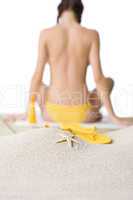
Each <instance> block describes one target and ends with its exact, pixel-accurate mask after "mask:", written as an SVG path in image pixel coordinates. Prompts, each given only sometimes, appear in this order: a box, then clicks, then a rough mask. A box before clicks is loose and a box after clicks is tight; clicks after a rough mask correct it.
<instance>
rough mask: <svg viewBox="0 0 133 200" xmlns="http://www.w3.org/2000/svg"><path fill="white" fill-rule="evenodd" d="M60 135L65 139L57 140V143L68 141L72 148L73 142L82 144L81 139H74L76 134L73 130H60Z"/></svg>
mask: <svg viewBox="0 0 133 200" xmlns="http://www.w3.org/2000/svg"><path fill="white" fill-rule="evenodd" d="M59 135H60V136H61V137H63V139H62V140H59V141H57V142H56V143H63V142H67V143H68V145H69V147H70V148H72V147H73V143H76V144H80V143H79V141H77V140H76V139H74V137H75V136H74V135H73V134H71V132H69V131H63V130H60V132H59Z"/></svg>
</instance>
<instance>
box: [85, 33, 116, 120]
mask: <svg viewBox="0 0 133 200" xmlns="http://www.w3.org/2000/svg"><path fill="white" fill-rule="evenodd" d="M89 63H90V64H91V65H92V68H93V75H94V80H95V83H96V87H97V91H98V94H99V97H100V99H101V101H102V103H103V105H104V106H105V108H106V110H107V112H108V114H109V116H110V117H111V118H112V119H113V118H115V117H116V114H115V112H114V109H113V106H112V103H111V99H110V94H111V91H112V87H113V81H112V80H111V79H110V78H106V77H105V76H104V74H103V72H102V68H101V61H100V39H99V34H98V32H97V31H94V33H93V41H92V44H91V49H90V53H89Z"/></svg>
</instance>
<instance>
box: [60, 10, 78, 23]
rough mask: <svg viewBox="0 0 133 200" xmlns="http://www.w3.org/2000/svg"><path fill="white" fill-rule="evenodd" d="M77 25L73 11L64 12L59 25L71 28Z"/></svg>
mask: <svg viewBox="0 0 133 200" xmlns="http://www.w3.org/2000/svg"><path fill="white" fill-rule="evenodd" d="M77 23H78V22H77V19H76V16H75V14H74V12H73V11H64V12H63V14H62V16H61V17H60V21H59V24H61V25H64V26H71V25H74V24H77Z"/></svg>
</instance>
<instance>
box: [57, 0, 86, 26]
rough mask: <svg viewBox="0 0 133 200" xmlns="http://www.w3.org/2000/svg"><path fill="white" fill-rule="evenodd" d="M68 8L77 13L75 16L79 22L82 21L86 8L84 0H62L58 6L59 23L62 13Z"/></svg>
mask: <svg viewBox="0 0 133 200" xmlns="http://www.w3.org/2000/svg"><path fill="white" fill-rule="evenodd" d="M66 10H72V11H73V12H74V14H75V17H76V19H77V21H78V22H79V23H81V17H82V13H83V10H84V6H83V3H82V0H62V1H61V3H60V4H59V6H58V17H57V23H58V22H59V18H60V17H61V15H62V13H63V12H64V11H66Z"/></svg>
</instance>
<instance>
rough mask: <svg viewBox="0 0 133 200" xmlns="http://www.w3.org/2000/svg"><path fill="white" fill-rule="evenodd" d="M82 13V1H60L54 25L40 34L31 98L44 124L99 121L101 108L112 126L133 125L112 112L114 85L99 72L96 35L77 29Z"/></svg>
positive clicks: (130, 120) (127, 119) (95, 32)
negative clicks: (46, 76)
mask: <svg viewBox="0 0 133 200" xmlns="http://www.w3.org/2000/svg"><path fill="white" fill-rule="evenodd" d="M83 9H84V7H83V4H82V2H81V0H62V1H61V3H60V4H59V6H58V17H57V25H55V26H54V27H51V28H48V29H45V30H42V31H41V32H40V36H39V48H38V59H37V65H36V69H35V72H34V74H33V77H32V81H31V87H30V95H32V96H34V98H35V99H36V100H37V102H38V103H39V105H40V108H41V111H42V113H43V115H44V120H47V121H49V120H50V121H56V122H59V121H61V120H62V121H74V122H95V121H98V120H100V119H101V118H102V116H101V114H100V112H99V110H100V108H101V106H102V105H104V106H105V108H106V110H107V112H108V115H109V117H110V119H111V120H112V122H114V123H116V124H119V125H124V126H125V125H132V124H133V118H121V117H118V116H117V115H116V114H115V112H114V110H113V107H112V103H111V100H110V94H111V91H112V89H113V86H114V82H113V80H112V79H111V78H106V77H105V76H104V74H103V72H102V68H101V62H100V56H99V54H100V37H99V33H98V32H97V31H96V30H91V29H88V28H85V27H83V26H81V25H80V23H81V17H82V13H83ZM47 63H48V64H49V65H50V73H51V81H50V85H49V86H46V85H44V84H43V83H42V79H43V73H44V70H45V65H46V64H47ZM89 65H91V66H92V69H93V74H94V80H95V83H96V89H95V90H93V92H90V91H88V88H87V84H86V72H87V67H88V66H89ZM21 117H22V116H19V118H21ZM17 118H18V116H12V117H10V119H12V120H15V119H17ZM8 119H9V118H8Z"/></svg>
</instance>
